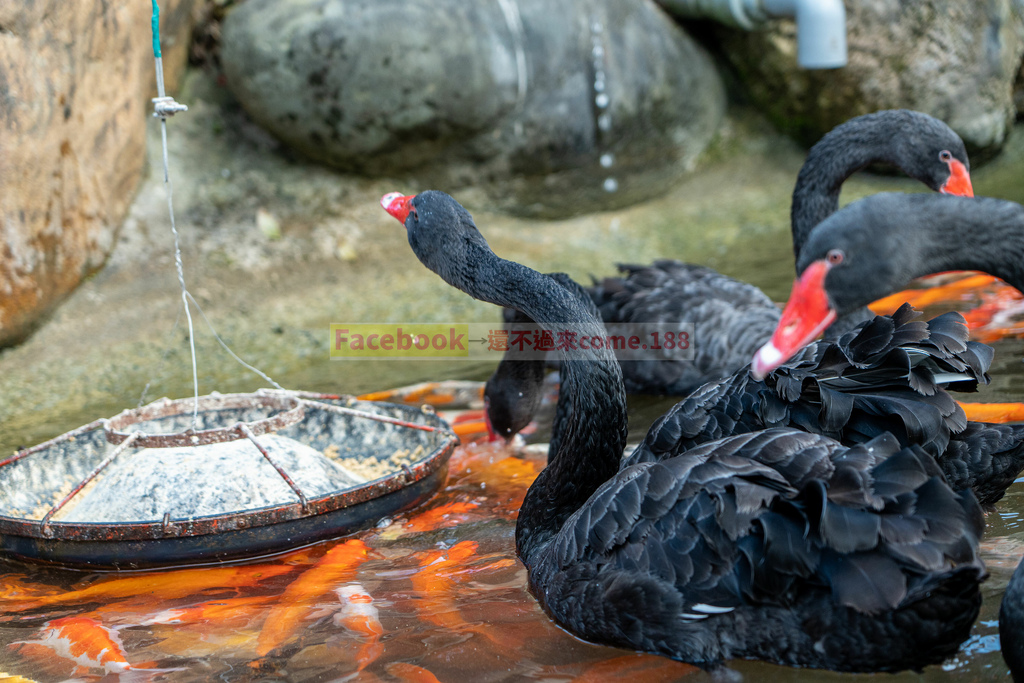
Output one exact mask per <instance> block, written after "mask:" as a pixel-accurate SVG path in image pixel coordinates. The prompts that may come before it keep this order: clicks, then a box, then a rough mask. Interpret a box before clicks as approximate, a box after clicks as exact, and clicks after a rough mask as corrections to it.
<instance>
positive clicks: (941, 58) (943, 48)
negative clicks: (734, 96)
mask: <svg viewBox="0 0 1024 683" xmlns="http://www.w3.org/2000/svg"><path fill="white" fill-rule="evenodd" d="M845 5H846V11H847V32H848V44H849V64H848V66H846V67H844V68H842V69H835V70H828V71H804V70H801V69H799V68H798V67H797V65H796V29H795V25H794V24H793V22H791V21H780V22H777V23H776V24H775V25H774V26H773V27H771V28H769V29H767V30H764V31H755V32H752V33H744V32H742V31H738V30H736V31H729V30H725V29H723V30H722V31H721V35H722V37H723V47H724V49H725V52H726V54H727V55H728V58H729V60H730V61H731V62H732V63H733V65H734V66H735V67H736V68H737V70H738V71H739V73H740V77H741V79H742V80H743V82H744V84H745V85H746V88H747V90H748V92H749V93H750V96H751V98H752V99H753V100H754V101H755V102H756V103H757V104H758V106H761V107H763V108H764V109H765V111H766V112H767V113H768V114H769V116H770V117H771V118H772V119H773V121H774V122H775V123H776V124H777V125H779V126H780V127H781V128H783V129H784V130H786V132H788V133H791V134H793V135H795V136H796V137H797V138H798V139H800V140H801V141H802V142H804V143H805V144H810V143H813V142H814V141H816V140H817V139H818V138H819V137H821V136H822V135H823V134H824V133H825V132H827V131H828V130H830V129H831V128H832V127H833V126H835V125H837V124H839V123H842V122H843V121H845V120H847V119H849V118H851V117H853V116H857V115H859V114H866V113H868V112H871V111H877V110H879V109H890V108H900V107H906V108H910V109H917V110H919V111H923V112H926V113H928V114H931V115H932V116H936V117H938V118H940V119H942V120H943V121H945V122H946V123H948V124H949V125H950V126H951V127H952V128H953V129H954V130H955V131H956V132H957V133H959V134H960V136H961V137H963V139H964V142H966V143H967V146H968V150H969V151H970V152H971V154H972V161H979V160H982V159H984V157H986V156H990V155H992V154H994V153H996V152H997V151H998V150H999V149H1000V148H1001V147H1002V145H1003V142H1004V141H1005V138H1006V135H1007V133H1008V132H1009V127H1010V125H1011V124H1012V122H1013V119H1014V114H1015V109H1016V107H1015V105H1014V102H1013V84H1014V79H1015V77H1016V75H1017V72H1018V69H1019V67H1020V63H1021V54H1022V52H1024V17H1022V12H1024V10H1022V5H1021V4H1020V3H1019V2H1016V0H846V2H845Z"/></svg>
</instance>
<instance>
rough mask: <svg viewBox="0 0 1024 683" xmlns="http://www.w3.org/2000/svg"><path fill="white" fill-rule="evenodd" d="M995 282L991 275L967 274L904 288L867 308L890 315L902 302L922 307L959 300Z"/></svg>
mask: <svg viewBox="0 0 1024 683" xmlns="http://www.w3.org/2000/svg"><path fill="white" fill-rule="evenodd" d="M997 282H999V280H998V279H997V278H994V277H992V276H991V275H969V276H967V277H965V278H962V279H960V280H955V281H953V282H950V283H947V284H944V285H939V286H938V287H929V288H927V289H905V290H903V291H902V292H896V293H895V294H890V295H889V296H887V297H884V298H881V299H879V300H878V301H875V302H874V303H872V304H871V305H870V306H869V307H868V308H870V309H871V311H872V312H873V313H875V314H876V315H891V314H892V313H894V312H895V311H896V309H897V308H899V307H900V306H902V305H903V303H904V302H906V303H909V304H910V305H912V306H914V307H915V308H924V307H925V306H931V305H932V304H937V303H942V302H944V301H950V302H955V301H961V300H963V298H964V297H965V296H967V295H969V294H970V293H971V292H973V291H974V290H976V289H980V288H981V287H987V286H989V285H991V284H993V283H997Z"/></svg>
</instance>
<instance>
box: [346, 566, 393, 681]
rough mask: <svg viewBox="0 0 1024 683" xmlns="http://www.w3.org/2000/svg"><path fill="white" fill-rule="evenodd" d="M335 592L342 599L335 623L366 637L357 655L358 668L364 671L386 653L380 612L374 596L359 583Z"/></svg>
mask: <svg viewBox="0 0 1024 683" xmlns="http://www.w3.org/2000/svg"><path fill="white" fill-rule="evenodd" d="M334 592H335V593H336V594H337V596H338V600H340V601H341V611H340V612H338V613H337V614H335V615H334V624H335V625H336V626H344V627H345V628H347V629H348V630H349V631H352V632H353V633H356V634H358V635H361V636H363V637H364V638H365V639H366V643H364V644H363V646H362V647H361V648H359V653H358V654H357V655H356V662H357V666H358V668H357V669H356V670H357V671H362V670H363V669H365V668H366V667H367V666H369V665H370V664H372V663H373V662H374V661H376V659H377V658H378V657H380V656H381V655H382V654H384V645H383V644H382V643H381V642H380V638H381V636H383V635H384V627H383V626H382V625H381V623H380V614H379V613H378V612H377V608H376V607H374V605H373V597H371V596H370V594H369V593H367V592H366V589H365V588H363V587H362V586H360V585H359V584H358V583H352V584H349V585H347V586H342V587H341V588H335V589H334Z"/></svg>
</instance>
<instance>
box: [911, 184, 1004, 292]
mask: <svg viewBox="0 0 1024 683" xmlns="http://www.w3.org/2000/svg"><path fill="white" fill-rule="evenodd" d="M908 199H910V201H906V200H904V203H905V204H907V205H908V206H909V207H910V211H909V212H908V213H909V216H908V219H909V221H908V223H907V229H905V231H904V234H901V235H900V237H901V239H902V240H905V242H904V243H905V244H908V247H909V249H907V251H908V252H910V253H913V256H912V263H911V265H910V266H909V268H908V273H911V275H910V277H911V278H914V277H922V276H924V275H929V274H932V273H939V272H943V271H947V270H980V271H982V272H985V273H988V274H990V275H995V276H996V277H998V278H1000V279H1002V280H1004V281H1005V282H1006V283H1007V284H1009V285H1011V286H1013V287H1015V288H1017V289H1018V290H1020V291H1021V292H1022V293H1024V206H1021V205H1020V204H1017V203H1016V202H1010V201H1005V200H1002V199H993V198H989V197H979V198H974V199H971V198H963V197H927V198H926V197H914V198H908ZM924 199H931V200H936V199H938V200H940V201H922V200H924ZM914 226H921V227H920V228H917V229H915V227H914Z"/></svg>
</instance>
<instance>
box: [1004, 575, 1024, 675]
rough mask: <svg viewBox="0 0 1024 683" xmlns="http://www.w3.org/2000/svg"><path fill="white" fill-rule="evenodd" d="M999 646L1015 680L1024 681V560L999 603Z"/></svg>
mask: <svg viewBox="0 0 1024 683" xmlns="http://www.w3.org/2000/svg"><path fill="white" fill-rule="evenodd" d="M999 648H1000V649H1001V650H1002V652H1003V659H1004V660H1006V664H1007V665H1008V666H1009V667H1010V675H1012V676H1013V680H1014V681H1017V683H1022V682H1024V561H1022V562H1021V563H1019V564H1018V565H1017V569H1015V570H1014V572H1013V576H1012V577H1011V578H1010V583H1009V584H1007V586H1006V592H1005V593H1003V602H1002V603H1001V604H1000V605H999Z"/></svg>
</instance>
